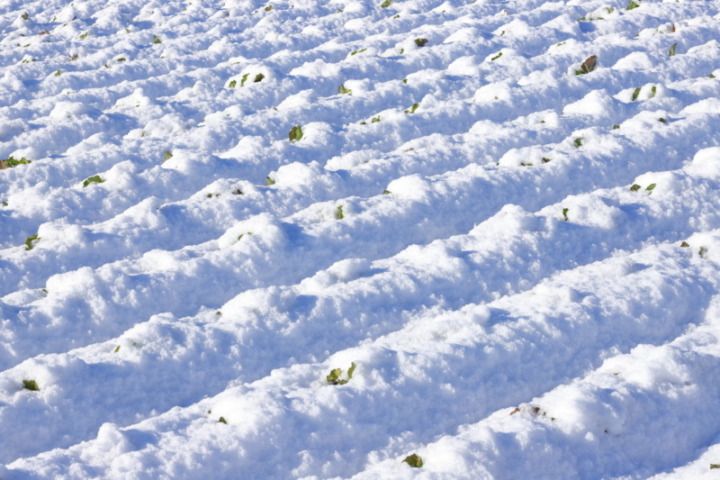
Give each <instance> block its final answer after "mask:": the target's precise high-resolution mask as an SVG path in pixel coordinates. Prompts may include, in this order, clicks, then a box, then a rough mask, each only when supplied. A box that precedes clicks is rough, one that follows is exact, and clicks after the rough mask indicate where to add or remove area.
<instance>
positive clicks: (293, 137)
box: [288, 125, 303, 142]
mask: <svg viewBox="0 0 720 480" xmlns="http://www.w3.org/2000/svg"><path fill="white" fill-rule="evenodd" d="M302 137H303V131H302V128H301V127H300V125H295V126H294V127H292V128H291V129H290V133H288V138H289V139H290V141H291V142H297V141H299V140H300V139H301V138H302Z"/></svg>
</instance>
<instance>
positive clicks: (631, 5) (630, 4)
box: [625, 0, 640, 10]
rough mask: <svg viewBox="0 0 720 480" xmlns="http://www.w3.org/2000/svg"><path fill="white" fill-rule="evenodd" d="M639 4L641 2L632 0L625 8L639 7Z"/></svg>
mask: <svg viewBox="0 0 720 480" xmlns="http://www.w3.org/2000/svg"><path fill="white" fill-rule="evenodd" d="M639 6H640V4H638V3H636V2H634V1H633V0H630V2H629V3H628V6H627V8H626V9H625V10H632V9H633V8H638V7H639Z"/></svg>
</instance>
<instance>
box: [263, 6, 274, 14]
mask: <svg viewBox="0 0 720 480" xmlns="http://www.w3.org/2000/svg"><path fill="white" fill-rule="evenodd" d="M264 10H265V11H266V12H269V11H270V10H272V5H268V6H267V7H265V9H264Z"/></svg>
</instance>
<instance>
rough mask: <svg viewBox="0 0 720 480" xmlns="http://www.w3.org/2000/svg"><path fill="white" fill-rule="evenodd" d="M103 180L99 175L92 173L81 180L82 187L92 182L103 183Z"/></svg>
mask: <svg viewBox="0 0 720 480" xmlns="http://www.w3.org/2000/svg"><path fill="white" fill-rule="evenodd" d="M104 181H105V180H104V179H103V178H102V177H100V175H93V176H92V177H88V178H86V179H85V181H84V182H83V188H85V187H87V186H88V185H90V184H92V183H103V182H104Z"/></svg>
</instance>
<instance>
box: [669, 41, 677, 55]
mask: <svg viewBox="0 0 720 480" xmlns="http://www.w3.org/2000/svg"><path fill="white" fill-rule="evenodd" d="M676 51H677V43H673V44H672V45H671V46H670V49H669V50H668V57H674V56H675V52H676Z"/></svg>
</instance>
